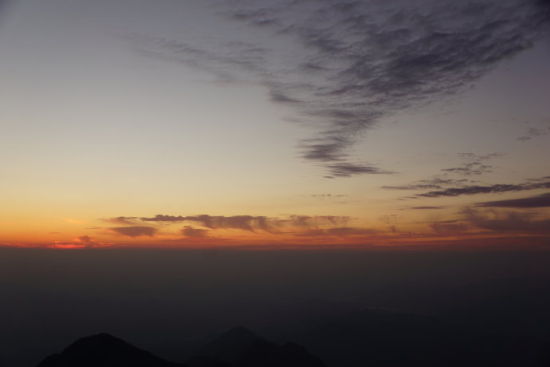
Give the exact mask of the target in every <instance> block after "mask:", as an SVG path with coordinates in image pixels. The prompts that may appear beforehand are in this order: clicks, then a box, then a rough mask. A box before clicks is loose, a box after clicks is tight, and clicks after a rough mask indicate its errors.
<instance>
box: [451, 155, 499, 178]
mask: <svg viewBox="0 0 550 367" xmlns="http://www.w3.org/2000/svg"><path fill="white" fill-rule="evenodd" d="M459 156H460V157H461V158H462V159H463V160H464V162H463V163H462V164H461V165H460V166H457V167H451V168H444V169H442V171H443V172H448V173H455V174H458V175H461V176H479V175H483V174H485V173H490V172H492V171H493V166H492V165H491V164H489V163H488V162H489V161H490V160H492V159H493V158H497V157H502V154H500V153H491V154H485V155H480V154H475V153H460V154H459Z"/></svg>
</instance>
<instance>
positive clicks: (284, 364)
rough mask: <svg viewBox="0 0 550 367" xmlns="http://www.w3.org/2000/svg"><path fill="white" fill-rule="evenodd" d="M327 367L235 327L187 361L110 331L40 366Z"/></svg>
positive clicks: (286, 346) (301, 351) (304, 353)
mask: <svg viewBox="0 0 550 367" xmlns="http://www.w3.org/2000/svg"><path fill="white" fill-rule="evenodd" d="M252 366H254V367H258V366H262V367H325V365H324V364H323V363H322V362H321V361H320V360H319V359H318V358H316V357H314V356H313V355H311V354H309V353H308V352H307V351H306V350H305V348H304V347H302V346H299V345H297V344H293V343H286V344H284V345H279V344H276V343H272V342H269V341H267V340H265V339H263V338H261V337H259V336H257V335H256V334H254V333H253V332H251V331H250V330H248V329H246V328H243V327H237V328H233V329H231V330H229V331H227V332H225V333H223V334H222V335H220V336H219V337H217V338H216V339H214V340H212V341H210V342H209V343H207V344H206V345H204V347H203V348H201V349H200V350H199V352H198V353H197V354H196V355H195V356H193V357H192V358H190V359H189V360H188V362H187V364H177V363H172V362H168V361H166V360H164V359H162V358H160V357H157V356H155V355H153V354H152V353H149V352H147V351H145V350H142V349H139V348H137V347H134V346H133V345H131V344H128V343H127V342H125V341H124V340H122V339H119V338H116V337H114V336H112V335H109V334H105V333H102V334H97V335H92V336H88V337H85V338H82V339H79V340H77V341H76V342H74V343H73V344H71V345H70V346H68V347H67V348H66V349H65V350H63V351H62V352H61V353H58V354H53V355H50V356H49V357H46V358H45V359H44V360H43V361H42V362H41V363H40V364H38V366H37V367H252Z"/></svg>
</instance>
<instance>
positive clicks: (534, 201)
mask: <svg viewBox="0 0 550 367" xmlns="http://www.w3.org/2000/svg"><path fill="white" fill-rule="evenodd" d="M477 206H479V207H491V208H550V193H547V194H542V195H537V196H531V197H527V198H521V199H511V200H498V201H487V202H484V203H479V204H477Z"/></svg>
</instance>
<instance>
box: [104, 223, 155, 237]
mask: <svg viewBox="0 0 550 367" xmlns="http://www.w3.org/2000/svg"><path fill="white" fill-rule="evenodd" d="M110 230H111V231H113V232H114V233H116V234H119V235H122V236H127V237H142V236H146V237H153V236H154V235H155V234H156V233H157V229H156V228H154V227H146V226H132V227H114V228H110Z"/></svg>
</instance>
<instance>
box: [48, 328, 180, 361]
mask: <svg viewBox="0 0 550 367" xmlns="http://www.w3.org/2000/svg"><path fill="white" fill-rule="evenodd" d="M125 365H132V366H135V367H168V366H173V364H171V363H168V362H166V361H164V360H163V359H161V358H159V357H156V356H155V355H153V354H151V353H149V352H146V351H144V350H142V349H139V348H137V347H134V346H133V345H131V344H129V343H127V342H125V341H124V340H122V339H119V338H117V337H114V336H112V335H110V334H107V333H100V334H95V335H90V336H86V337H84V338H81V339H78V340H77V341H75V342H74V343H72V344H71V345H69V346H68V347H67V348H65V349H64V350H63V352H61V353H59V354H54V355H51V356H49V357H47V358H46V359H44V360H43V361H42V362H41V363H40V364H39V365H38V367H74V366H79V367H97V366H105V367H115V366H116V367H119V366H125Z"/></svg>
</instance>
